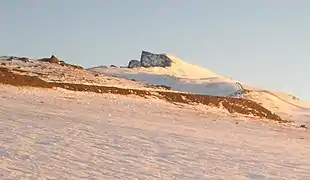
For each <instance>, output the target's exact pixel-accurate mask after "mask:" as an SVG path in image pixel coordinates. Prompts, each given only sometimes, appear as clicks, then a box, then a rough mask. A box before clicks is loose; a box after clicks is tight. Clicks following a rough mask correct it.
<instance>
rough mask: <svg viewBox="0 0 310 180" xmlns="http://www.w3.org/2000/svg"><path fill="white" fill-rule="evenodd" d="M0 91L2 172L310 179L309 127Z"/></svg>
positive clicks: (110, 100)
mask: <svg viewBox="0 0 310 180" xmlns="http://www.w3.org/2000/svg"><path fill="white" fill-rule="evenodd" d="M0 101H1V102H2V103H1V105H0V119H1V121H0V132H1V136H0V179H74V180H82V179H85V180H86V179H87V180H88V179H93V180H96V179H98V180H99V179H106V180H109V179H111V180H112V179H124V180H127V179H150V180H152V179H180V180H181V179H201V180H202V179H236V180H242V179H244V180H245V179H249V180H250V179H251V180H261V179H275V180H277V179H279V180H282V179H300V180H307V179H310V162H309V160H308V159H309V158H310V151H309V149H310V143H309V139H310V137H309V132H308V130H307V129H299V128H294V127H283V126H280V125H276V124H265V123H262V122H260V121H253V120H251V119H248V118H245V117H234V118H233V117H230V116H227V114H225V113H223V112H221V110H218V109H210V108H205V107H199V106H185V107H178V106H175V105H172V104H170V103H166V102H164V101H161V100H154V99H153V100H150V99H139V98H132V97H124V96H118V95H112V94H95V93H85V92H84V93H82V92H72V91H65V90H61V89H58V90H43V89H35V88H16V87H11V86H3V85H1V87H0ZM236 122H238V124H237V123H236Z"/></svg>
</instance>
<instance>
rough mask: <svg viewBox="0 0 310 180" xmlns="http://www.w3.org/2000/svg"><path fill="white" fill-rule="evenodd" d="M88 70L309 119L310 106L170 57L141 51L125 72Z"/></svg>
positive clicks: (112, 69) (94, 68)
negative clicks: (250, 103)
mask: <svg viewBox="0 0 310 180" xmlns="http://www.w3.org/2000/svg"><path fill="white" fill-rule="evenodd" d="M88 70H90V71H94V72H97V73H103V74H105V75H109V76H115V77H119V78H124V79H130V80H135V81H138V82H142V83H145V84H148V85H159V86H165V87H169V88H170V89H171V90H174V91H180V92H187V93H195V94H201V95H211V96H230V97H231V96H233V97H238V98H245V99H250V100H254V101H256V102H259V103H260V104H262V105H263V106H264V107H268V108H269V109H271V110H272V111H274V112H276V113H279V114H282V115H283V117H284V118H293V116H294V119H299V120H301V121H303V122H304V121H307V120H308V119H309V112H310V103H307V102H303V101H301V100H299V99H298V98H296V97H295V96H292V95H290V94H286V93H282V92H275V91H270V90H266V89H262V88H257V87H253V86H250V85H248V84H245V83H242V82H239V81H238V80H234V79H230V78H227V77H225V76H222V75H219V74H217V73H215V72H213V71H211V70H208V69H205V68H202V67H199V66H197V65H193V64H190V63H188V62H186V61H184V60H182V59H180V58H178V57H176V56H174V55H171V54H155V53H151V52H147V51H142V53H141V58H140V60H131V61H130V62H129V64H128V67H127V68H124V67H122V68H117V67H116V68H115V67H113V68H108V67H102V66H99V67H92V68H90V69H88ZM296 112H298V113H296ZM292 114H294V115H292ZM309 121H310V120H309Z"/></svg>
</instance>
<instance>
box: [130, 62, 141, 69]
mask: <svg viewBox="0 0 310 180" xmlns="http://www.w3.org/2000/svg"><path fill="white" fill-rule="evenodd" d="M138 67H141V63H140V61H138V60H131V61H129V63H128V68H138Z"/></svg>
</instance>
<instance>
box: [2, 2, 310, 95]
mask: <svg viewBox="0 0 310 180" xmlns="http://www.w3.org/2000/svg"><path fill="white" fill-rule="evenodd" d="M309 8H310V1H308V0H191V1H189V0H53V1H52V0H45V1H43V0H7V1H0V40H1V43H0V56H2V55H13V56H26V57H32V58H42V57H49V56H51V55H52V54H55V55H56V56H57V57H59V58H60V59H62V60H64V61H66V62H69V63H73V64H78V65H82V66H84V67H93V66H98V65H110V64H114V65H127V64H128V61H129V60H132V59H139V57H140V54H141V51H142V50H147V51H151V52H154V53H171V54H173V55H175V56H178V57H180V58H181V59H183V60H185V61H187V62H189V63H192V64H196V65H199V66H202V67H204V68H207V69H210V70H212V71H214V72H216V73H218V74H221V75H224V76H229V77H232V78H234V79H237V80H239V81H241V82H244V83H247V84H250V85H253V86H257V87H263V88H266V89H270V90H278V91H283V92H287V93H292V94H294V95H296V96H297V97H299V98H301V99H303V100H307V101H310V93H309V92H310V61H309V59H310V33H309V32H310V21H309V19H310V11H309Z"/></svg>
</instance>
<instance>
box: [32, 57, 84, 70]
mask: <svg viewBox="0 0 310 180" xmlns="http://www.w3.org/2000/svg"><path fill="white" fill-rule="evenodd" d="M38 61H43V62H49V63H53V64H59V65H61V66H68V67H73V68H75V69H84V68H83V67H82V66H78V65H73V64H68V63H66V62H64V61H61V60H59V59H58V58H57V57H56V56H54V55H52V56H51V57H50V58H42V59H39V60H38Z"/></svg>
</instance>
